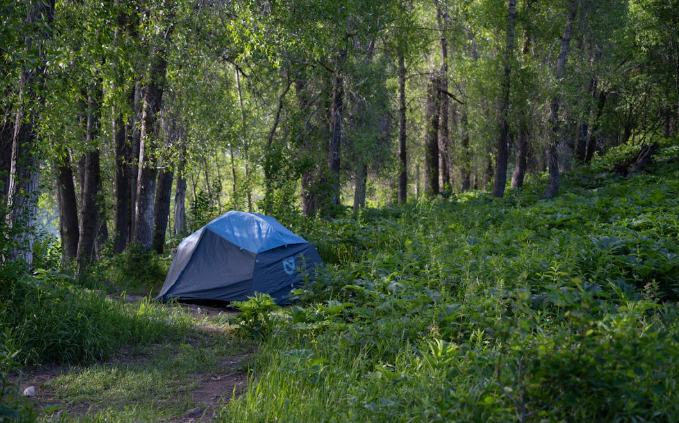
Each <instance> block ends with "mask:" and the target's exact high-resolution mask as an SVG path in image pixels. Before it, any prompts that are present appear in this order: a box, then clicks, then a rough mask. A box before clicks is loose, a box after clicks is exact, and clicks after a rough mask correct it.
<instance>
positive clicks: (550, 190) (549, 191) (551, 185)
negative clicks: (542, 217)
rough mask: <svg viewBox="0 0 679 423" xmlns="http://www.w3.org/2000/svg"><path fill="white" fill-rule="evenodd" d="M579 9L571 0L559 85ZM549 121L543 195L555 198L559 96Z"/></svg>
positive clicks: (557, 164)
mask: <svg viewBox="0 0 679 423" xmlns="http://www.w3.org/2000/svg"><path fill="white" fill-rule="evenodd" d="M577 11H578V0H571V5H570V10H569V13H568V21H567V23H566V28H565V29H564V33H563V38H562V39H561V51H560V52H559V59H558V61H557V64H556V73H555V81H556V82H555V83H556V84H557V85H559V84H560V80H561V78H562V77H563V72H564V67H565V66H566V57H567V55H568V48H569V46H570V42H571V29H572V27H573V21H574V20H575V15H576V13H577ZM548 122H549V126H550V127H551V132H552V139H551V140H550V141H549V145H548V147H547V163H548V169H549V179H548V181H547V187H546V188H545V191H544V193H543V195H544V196H545V197H546V198H553V197H554V196H556V195H557V194H558V193H559V184H560V179H561V175H560V172H559V159H558V156H557V149H556V148H557V144H558V142H559V135H560V130H559V99H558V97H554V98H552V101H551V102H550V108H549V118H548Z"/></svg>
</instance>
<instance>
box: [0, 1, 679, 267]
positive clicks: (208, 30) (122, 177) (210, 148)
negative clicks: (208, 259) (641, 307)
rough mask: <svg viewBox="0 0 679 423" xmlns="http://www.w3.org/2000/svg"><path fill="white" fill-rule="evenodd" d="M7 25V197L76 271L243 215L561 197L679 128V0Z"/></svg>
mask: <svg viewBox="0 0 679 423" xmlns="http://www.w3.org/2000/svg"><path fill="white" fill-rule="evenodd" d="M2 20H3V24H2V32H0V38H1V43H0V44H2V45H3V48H2V54H1V57H2V62H1V65H0V66H1V67H2V86H1V89H2V91H3V96H2V100H1V104H0V106H1V107H2V109H1V110H2V115H1V116H0V119H1V120H2V122H1V124H2V127H1V128H2V131H1V138H0V143H1V148H0V152H1V155H0V176H1V179H0V186H2V196H1V197H0V199H1V200H2V201H1V204H2V208H3V210H4V212H3V214H4V215H5V216H6V219H4V222H5V223H3V224H4V225H6V228H5V229H6V230H11V231H13V232H14V235H13V237H12V239H13V240H15V241H16V242H14V244H13V245H12V246H11V248H10V249H9V250H8V251H11V254H10V256H12V257H22V258H24V259H25V260H26V261H27V262H29V263H30V262H31V261H32V257H31V255H32V245H33V242H34V239H35V236H36V235H37V233H36V230H37V228H38V227H40V228H44V225H42V224H40V223H41V222H43V221H44V220H45V217H46V215H54V216H58V225H56V226H58V228H59V231H60V245H61V248H62V251H63V260H64V261H65V262H74V263H77V264H78V267H79V268H80V267H87V265H88V264H89V263H91V262H93V261H94V260H96V259H97V258H98V257H101V254H102V250H104V249H105V247H104V246H105V245H109V247H110V249H111V250H112V251H113V252H116V253H119V252H121V251H123V250H125V249H126V248H128V247H129V246H131V245H136V246H138V247H139V248H141V249H142V250H150V249H155V250H156V251H158V252H162V251H163V249H164V248H165V244H166V238H167V234H186V233H187V232H190V231H192V230H195V229H197V228H198V227H200V226H201V225H203V224H204V223H206V221H208V220H209V219H211V218H212V217H214V216H216V215H218V214H219V213H220V212H224V211H226V210H229V209H239V210H248V211H261V212H264V213H268V214H272V215H274V216H276V217H281V216H285V215H286V214H290V213H292V214H296V213H302V214H303V215H305V216H315V215H321V216H326V217H337V216H340V215H342V214H344V213H347V212H348V211H350V210H351V209H352V206H353V211H354V212H357V211H359V210H360V209H361V208H363V207H365V206H366V205H373V206H383V205H388V204H396V203H399V204H403V203H405V202H406V201H409V200H411V199H421V198H433V197H436V196H444V197H445V196H448V195H450V194H451V193H459V192H465V191H468V190H472V189H476V190H486V189H487V190H489V191H491V193H492V194H493V195H494V196H496V197H502V196H503V195H504V193H505V190H506V188H511V189H519V188H520V187H521V186H522V185H523V183H524V180H525V178H532V177H540V175H542V174H543V173H544V172H546V174H547V175H548V179H547V181H546V182H545V190H544V196H545V197H553V196H555V195H557V194H558V192H559V186H560V183H559V181H560V174H561V173H562V172H563V171H564V170H568V169H570V168H572V166H573V165H577V164H578V163H589V162H590V161H591V160H592V158H593V157H594V156H595V155H597V154H601V153H602V152H605V151H606V150H608V149H609V148H611V147H617V146H620V145H630V146H640V145H649V146H650V145H654V144H655V143H657V142H658V141H659V140H661V139H664V138H671V137H673V136H676V133H677V121H678V120H679V47H678V41H677V34H678V33H679V30H678V22H679V13H678V6H677V2H676V1H673V0H626V1H622V0H606V1H592V0H568V1H566V0H564V1H538V0H522V1H516V0H512V1H499V0H464V1H450V0H433V1H413V0H406V1H401V0H398V1H390V2H374V1H369V0H352V1H346V2H338V1H335V0H314V1H307V0H302V1H299V0H295V1H236V2H218V1H184V0H171V1H160V2H159V1H123V0H115V1H112V0H110V1H104V2H91V1H84V2H81V1H79V2H70V1H55V0H51V1H25V2H15V1H5V2H4V3H3V6H2ZM632 171H633V170H632ZM53 226H55V225H54V224H52V225H48V228H50V227H53ZM107 243H108V244H107Z"/></svg>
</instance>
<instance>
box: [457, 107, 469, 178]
mask: <svg viewBox="0 0 679 423" xmlns="http://www.w3.org/2000/svg"><path fill="white" fill-rule="evenodd" d="M461 111H462V113H461V116H460V128H461V131H462V134H461V143H460V144H461V150H462V151H461V152H460V155H461V158H462V160H461V161H462V163H461V164H460V179H462V187H461V190H462V192H467V191H469V190H470V189H471V185H472V184H471V155H470V154H469V116H468V114H467V106H466V105H465V106H462V107H461Z"/></svg>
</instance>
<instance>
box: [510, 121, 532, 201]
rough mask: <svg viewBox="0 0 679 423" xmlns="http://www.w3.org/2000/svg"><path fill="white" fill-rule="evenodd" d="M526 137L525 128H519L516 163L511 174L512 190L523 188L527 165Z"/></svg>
mask: <svg viewBox="0 0 679 423" xmlns="http://www.w3.org/2000/svg"><path fill="white" fill-rule="evenodd" d="M528 136H529V135H528V129H526V128H525V127H521V128H519V137H518V141H517V149H516V162H515V165H514V173H513V174H512V188H521V187H522V186H523V180H524V178H525V176H526V166H527V163H528V161H527V157H528Z"/></svg>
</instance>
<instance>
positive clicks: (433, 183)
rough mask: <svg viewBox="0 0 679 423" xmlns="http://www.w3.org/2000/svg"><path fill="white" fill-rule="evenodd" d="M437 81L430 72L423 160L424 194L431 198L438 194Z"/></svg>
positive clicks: (438, 104)
mask: <svg viewBox="0 0 679 423" xmlns="http://www.w3.org/2000/svg"><path fill="white" fill-rule="evenodd" d="M439 86H440V85H439V81H438V79H437V78H436V76H435V75H434V73H433V72H432V75H431V78H430V81H429V88H428V90H427V92H428V94H427V104H426V110H425V125H426V132H425V158H424V175H425V184H424V194H425V195H426V196H427V197H433V196H435V195H437V194H438V193H439V157H438V156H439V144H438V130H439V112H440V110H441V105H440V104H441V102H440V97H441V95H440V90H439Z"/></svg>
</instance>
